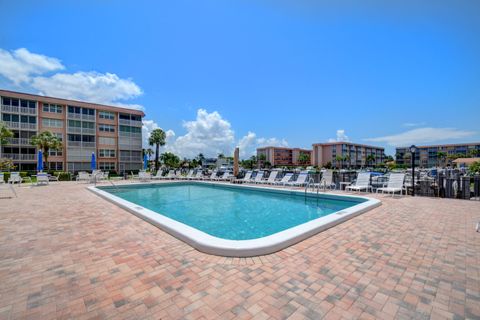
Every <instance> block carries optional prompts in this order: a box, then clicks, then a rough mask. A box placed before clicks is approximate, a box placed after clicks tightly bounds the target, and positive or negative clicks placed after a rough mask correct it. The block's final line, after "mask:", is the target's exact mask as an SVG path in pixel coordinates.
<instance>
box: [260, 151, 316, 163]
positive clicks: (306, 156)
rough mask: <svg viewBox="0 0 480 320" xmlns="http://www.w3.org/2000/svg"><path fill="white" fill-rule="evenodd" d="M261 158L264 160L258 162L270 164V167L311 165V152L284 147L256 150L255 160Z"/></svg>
mask: <svg viewBox="0 0 480 320" xmlns="http://www.w3.org/2000/svg"><path fill="white" fill-rule="evenodd" d="M301 155H302V156H301ZM263 156H265V160H260V161H265V162H270V164H271V165H272V166H306V165H307V166H308V165H310V164H311V159H312V150H308V149H301V148H285V147H263V148H258V149H257V159H261V158H263ZM302 159H303V160H302Z"/></svg>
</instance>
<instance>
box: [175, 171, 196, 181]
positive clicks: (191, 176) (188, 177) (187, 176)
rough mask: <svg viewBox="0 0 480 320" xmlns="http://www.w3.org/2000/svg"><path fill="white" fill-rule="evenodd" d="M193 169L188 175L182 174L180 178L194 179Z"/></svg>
mask: <svg viewBox="0 0 480 320" xmlns="http://www.w3.org/2000/svg"><path fill="white" fill-rule="evenodd" d="M193 173H194V171H193V169H191V170H189V171H188V173H187V175H186V176H180V177H179V179H180V180H189V179H192V178H193Z"/></svg>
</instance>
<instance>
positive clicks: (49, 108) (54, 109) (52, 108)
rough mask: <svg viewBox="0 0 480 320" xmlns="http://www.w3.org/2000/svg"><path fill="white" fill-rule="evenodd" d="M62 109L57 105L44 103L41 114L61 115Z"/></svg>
mask: <svg viewBox="0 0 480 320" xmlns="http://www.w3.org/2000/svg"><path fill="white" fill-rule="evenodd" d="M62 110H63V107H62V106H61V105H58V104H51V103H44V104H43V112H50V113H62Z"/></svg>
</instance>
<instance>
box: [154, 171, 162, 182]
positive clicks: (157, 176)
mask: <svg viewBox="0 0 480 320" xmlns="http://www.w3.org/2000/svg"><path fill="white" fill-rule="evenodd" d="M160 179H163V176H162V170H158V171H157V173H156V174H155V175H154V176H152V180H160Z"/></svg>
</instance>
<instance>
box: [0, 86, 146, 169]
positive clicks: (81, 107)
mask: <svg viewBox="0 0 480 320" xmlns="http://www.w3.org/2000/svg"><path fill="white" fill-rule="evenodd" d="M0 98H1V103H0V105H1V107H0V116H1V120H2V121H3V122H4V123H5V124H6V125H7V127H8V128H10V129H11V130H12V131H13V134H14V136H13V137H12V138H9V139H8V143H7V144H6V145H3V146H2V147H1V149H0V157H3V158H10V159H12V160H13V162H14V164H15V166H16V168H17V170H22V171H23V170H35V169H36V161H37V148H36V147H35V146H33V145H32V141H31V138H32V136H33V135H36V134H38V133H41V132H43V131H51V132H52V133H53V134H55V135H56V136H58V138H60V140H62V144H63V148H62V150H58V151H53V150H51V151H50V152H49V155H48V162H49V163H48V166H49V168H47V169H51V170H64V171H70V172H76V171H79V170H90V162H91V156H92V153H94V154H95V155H96V159H97V168H98V169H101V170H113V171H117V172H124V171H129V170H137V169H140V168H141V167H142V117H143V116H144V113H143V112H142V111H139V110H132V109H126V108H119V107H114V106H107V105H101V104H96V103H89V102H82V101H73V100H66V99H59V98H52V97H45V96H39V95H33V94H26V93H20V92H13V91H7V90H0Z"/></svg>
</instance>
